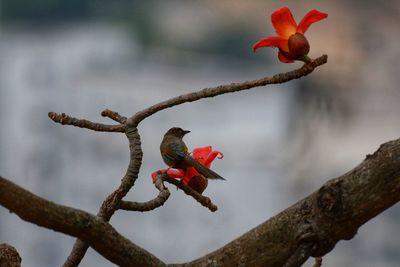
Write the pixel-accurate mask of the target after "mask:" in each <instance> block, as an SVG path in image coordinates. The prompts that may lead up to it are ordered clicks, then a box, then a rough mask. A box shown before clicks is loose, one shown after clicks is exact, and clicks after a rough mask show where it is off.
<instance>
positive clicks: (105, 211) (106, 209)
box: [63, 127, 143, 267]
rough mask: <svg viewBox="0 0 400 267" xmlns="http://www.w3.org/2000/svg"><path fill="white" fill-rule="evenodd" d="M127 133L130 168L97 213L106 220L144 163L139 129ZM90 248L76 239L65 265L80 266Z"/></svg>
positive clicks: (126, 192)
mask: <svg viewBox="0 0 400 267" xmlns="http://www.w3.org/2000/svg"><path fill="white" fill-rule="evenodd" d="M125 134H126V136H127V138H128V141H129V151H130V160H129V165H128V169H127V170H126V173H125V176H124V178H122V180H121V184H120V185H119V187H118V188H117V189H116V190H115V191H114V192H112V193H111V194H110V195H109V196H108V197H107V198H106V200H105V201H104V202H103V204H102V205H101V207H100V210H99V212H98V213H97V216H99V217H100V218H101V219H103V220H104V221H106V222H108V221H110V219H111V217H112V215H113V214H114V212H115V211H116V210H117V208H118V207H119V206H120V202H121V200H122V199H123V198H124V197H125V196H126V194H128V192H129V190H130V189H131V188H132V187H133V185H134V184H135V181H136V179H137V178H138V175H139V169H140V166H141V164H142V157H143V151H142V147H141V142H140V135H139V133H138V130H137V129H136V128H132V127H127V128H126V129H125ZM88 248H89V244H88V243H85V242H83V241H82V240H79V239H78V240H76V241H75V244H74V246H73V248H72V251H71V253H70V255H69V256H68V258H67V260H66V261H65V263H64V265H63V267H74V266H78V265H79V263H80V262H81V260H82V259H83V257H84V256H85V253H86V251H87V249H88Z"/></svg>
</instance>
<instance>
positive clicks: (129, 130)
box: [49, 55, 328, 267]
mask: <svg viewBox="0 0 400 267" xmlns="http://www.w3.org/2000/svg"><path fill="white" fill-rule="evenodd" d="M327 59H328V57H327V56H326V55H323V56H321V57H319V58H317V59H315V60H313V61H310V62H308V63H306V64H304V65H303V66H302V67H301V68H299V69H297V70H294V71H290V72H287V73H282V74H277V75H274V76H272V77H265V78H262V79H259V80H253V81H248V82H243V83H233V84H228V85H220V86H217V87H214V88H206V89H203V90H200V91H198V92H194V93H190V94H186V95H181V96H178V97H176V98H172V99H170V100H167V101H164V102H161V103H158V104H156V105H154V106H151V107H149V108H147V109H145V110H143V111H141V112H138V113H136V114H135V115H134V116H132V117H130V118H129V119H128V120H127V119H126V118H125V117H122V116H120V115H119V114H118V113H117V112H114V111H111V110H104V111H103V112H102V116H105V117H109V118H111V119H113V120H115V121H118V122H120V123H123V124H121V125H117V126H109V125H103V124H99V123H93V122H90V121H87V120H80V119H75V118H71V117H69V116H66V115H65V114H62V115H61V116H60V115H58V114H56V113H54V112H50V113H49V117H50V118H52V119H53V120H54V121H55V122H59V123H62V124H71V125H74V126H78V127H83V128H88V129H92V130H103V131H116V132H119V131H124V132H125V133H126V135H127V137H128V140H129V149H130V162H129V166H128V171H127V173H126V175H125V177H124V178H123V179H122V182H121V184H120V186H119V187H118V188H117V189H116V190H115V191H114V192H113V193H111V194H110V195H109V196H108V197H107V199H106V200H105V201H104V202H103V204H102V206H101V208H100V211H99V213H98V216H99V217H100V218H102V219H104V220H105V221H109V220H110V218H111V216H112V215H113V214H114V212H115V210H116V209H117V208H118V207H119V205H120V203H121V200H122V198H123V197H125V195H126V194H127V193H128V191H129V190H130V188H132V186H133V185H134V182H135V181H136V179H137V178H138V173H139V169H140V166H141V162H142V155H143V152H142V149H141V143H140V136H139V133H138V131H137V125H138V124H139V123H140V122H141V121H142V120H143V119H145V118H147V117H149V116H151V115H152V114H154V113H156V112H158V111H161V110H163V109H166V108H169V107H172V106H176V105H179V104H182V103H185V102H193V101H196V100H199V99H202V98H206V97H213V96H217V95H221V94H225V93H232V92H237V91H241V90H246V89H250V88H253V87H257V86H263V85H267V84H274V83H283V82H287V81H290V80H293V79H298V78H300V77H303V76H306V75H308V74H309V73H311V72H312V71H313V70H314V69H315V68H316V67H318V66H320V65H322V64H324V63H326V62H327ZM189 189H190V188H189ZM185 190H186V191H185ZM185 190H184V191H185V192H186V193H187V192H189V191H190V190H188V189H185ZM195 193H197V192H195ZM189 195H190V193H189ZM191 195H192V196H193V197H194V198H195V199H196V200H197V201H199V202H200V203H201V204H202V205H203V206H206V207H208V208H209V209H210V210H211V211H215V210H217V206H215V205H214V204H213V203H212V202H211V200H210V199H209V198H207V197H202V196H201V195H199V194H197V195H196V194H191ZM199 196H200V197H199ZM123 205H124V204H123ZM87 249H88V244H85V243H84V242H82V241H81V240H77V241H76V242H75V244H74V247H73V249H72V251H71V253H70V255H69V256H68V259H67V260H66V262H65V263H64V267H76V266H78V264H79V263H80V261H81V260H82V258H83V257H84V255H85V253H86V251H87Z"/></svg>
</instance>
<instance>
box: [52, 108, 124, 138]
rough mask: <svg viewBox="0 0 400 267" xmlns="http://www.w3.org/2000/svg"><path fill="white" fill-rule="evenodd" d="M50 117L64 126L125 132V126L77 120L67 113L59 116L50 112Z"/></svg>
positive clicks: (98, 130)
mask: <svg viewBox="0 0 400 267" xmlns="http://www.w3.org/2000/svg"><path fill="white" fill-rule="evenodd" d="M48 116H49V118H50V119H52V120H53V121H54V122H57V123H60V124H62V125H73V126H76V127H80V128H86V129H89V130H93V131H97V132H122V133H123V132H125V129H124V125H122V124H120V125H108V124H103V123H97V122H91V121H88V120H83V119H77V118H74V117H71V116H68V115H67V114H65V113H61V114H57V113H55V112H49V113H48Z"/></svg>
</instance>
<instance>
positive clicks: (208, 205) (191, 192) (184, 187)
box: [161, 173, 218, 212]
mask: <svg viewBox="0 0 400 267" xmlns="http://www.w3.org/2000/svg"><path fill="white" fill-rule="evenodd" d="M161 176H162V178H161V179H162V180H163V181H166V182H168V183H170V184H173V185H175V186H176V187H178V188H180V189H181V190H182V191H183V192H185V194H186V195H189V196H191V197H193V198H194V199H195V200H196V201H197V202H199V203H200V204H201V205H203V206H204V207H206V208H208V209H209V210H210V211H212V212H215V211H217V209H218V207H217V206H216V205H215V204H214V203H212V201H211V199H210V198H209V197H206V196H203V195H202V194H200V193H198V192H197V191H196V190H193V189H192V188H191V187H190V186H187V185H185V184H183V183H181V182H180V181H178V180H176V179H174V178H171V177H169V176H168V175H167V174H166V173H162V174H161Z"/></svg>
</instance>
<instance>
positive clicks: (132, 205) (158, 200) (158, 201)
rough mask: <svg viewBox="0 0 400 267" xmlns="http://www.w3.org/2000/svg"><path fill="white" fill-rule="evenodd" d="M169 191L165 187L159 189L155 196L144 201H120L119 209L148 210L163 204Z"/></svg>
mask: <svg viewBox="0 0 400 267" xmlns="http://www.w3.org/2000/svg"><path fill="white" fill-rule="evenodd" d="M170 195H171V193H170V192H169V190H168V189H167V188H165V189H164V190H162V191H160V193H159V194H158V196H157V197H155V198H154V199H152V200H149V201H146V202H132V201H123V200H122V201H121V203H120V204H119V209H121V210H130V211H142V212H143V211H150V210H154V209H156V208H158V207H161V206H162V205H164V203H165V202H166V201H167V199H168V198H169V196H170Z"/></svg>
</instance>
